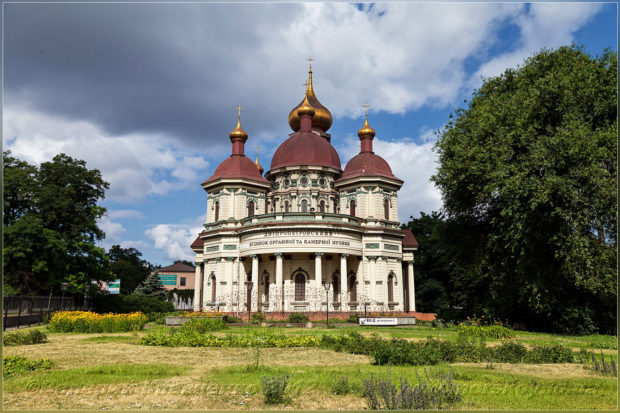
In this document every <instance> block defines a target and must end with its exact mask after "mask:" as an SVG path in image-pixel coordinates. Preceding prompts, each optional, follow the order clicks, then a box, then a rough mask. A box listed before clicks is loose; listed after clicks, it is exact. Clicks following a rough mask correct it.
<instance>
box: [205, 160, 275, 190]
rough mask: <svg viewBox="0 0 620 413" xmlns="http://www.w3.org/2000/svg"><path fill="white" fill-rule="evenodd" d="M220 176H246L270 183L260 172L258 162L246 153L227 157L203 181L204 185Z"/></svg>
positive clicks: (237, 177)
mask: <svg viewBox="0 0 620 413" xmlns="http://www.w3.org/2000/svg"><path fill="white" fill-rule="evenodd" d="M220 178H228V179H239V178H245V179H249V180H252V181H257V182H262V183H269V181H267V180H266V179H265V178H263V177H262V175H261V174H260V173H259V171H258V168H257V167H256V164H255V163H254V162H252V160H251V159H250V158H248V157H247V156H245V155H231V156H230V157H229V158H226V159H225V160H224V162H222V163H221V164H220V165H219V166H218V167H217V168H216V169H215V172H213V175H211V177H210V178H209V179H207V180H206V181H204V182H203V185H204V184H206V183H209V182H211V181H215V180H216V179H220Z"/></svg>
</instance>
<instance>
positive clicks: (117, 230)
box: [97, 214, 127, 250]
mask: <svg viewBox="0 0 620 413" xmlns="http://www.w3.org/2000/svg"><path fill="white" fill-rule="evenodd" d="M97 226H99V228H101V230H102V231H103V232H104V233H105V238H104V239H103V240H101V241H100V242H99V245H100V246H101V247H103V248H105V249H106V250H107V249H110V247H111V246H112V245H114V244H118V243H120V242H121V237H122V236H123V234H125V233H126V232H127V230H126V229H125V227H124V226H123V224H121V223H119V222H115V221H113V220H112V217H110V216H109V215H108V214H106V215H103V216H102V217H101V218H100V219H99V220H98V222H97Z"/></svg>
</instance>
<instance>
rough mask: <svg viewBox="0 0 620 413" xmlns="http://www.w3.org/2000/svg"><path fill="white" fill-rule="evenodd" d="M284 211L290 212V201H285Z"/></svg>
mask: <svg viewBox="0 0 620 413" xmlns="http://www.w3.org/2000/svg"><path fill="white" fill-rule="evenodd" d="M284 212H288V201H284Z"/></svg>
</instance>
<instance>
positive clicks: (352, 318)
mask: <svg viewBox="0 0 620 413" xmlns="http://www.w3.org/2000/svg"><path fill="white" fill-rule="evenodd" d="M347 323H355V324H357V323H359V316H358V315H357V314H349V318H347Z"/></svg>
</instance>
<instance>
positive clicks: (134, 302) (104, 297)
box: [93, 294, 174, 314]
mask: <svg viewBox="0 0 620 413" xmlns="http://www.w3.org/2000/svg"><path fill="white" fill-rule="evenodd" d="M93 310H94V311H95V312H96V313H112V312H114V313H134V312H138V311H141V312H143V313H145V314H149V313H169V312H172V311H174V305H173V304H172V303H170V302H168V301H165V300H160V299H158V298H153V297H148V296H146V295H140V294H131V295H121V294H97V295H95V296H94V297H93Z"/></svg>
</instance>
